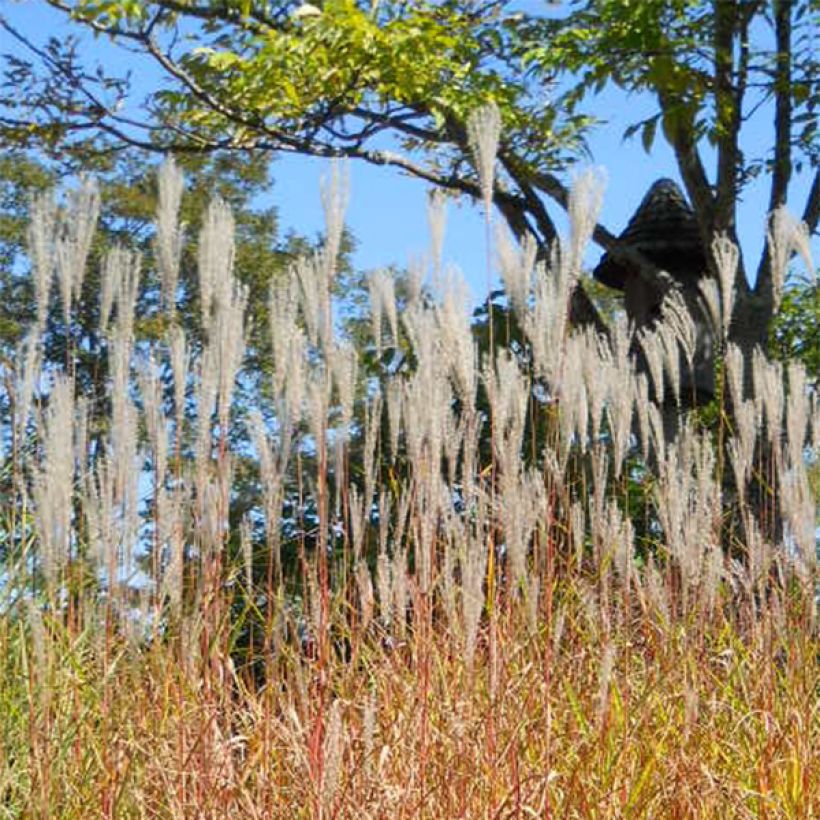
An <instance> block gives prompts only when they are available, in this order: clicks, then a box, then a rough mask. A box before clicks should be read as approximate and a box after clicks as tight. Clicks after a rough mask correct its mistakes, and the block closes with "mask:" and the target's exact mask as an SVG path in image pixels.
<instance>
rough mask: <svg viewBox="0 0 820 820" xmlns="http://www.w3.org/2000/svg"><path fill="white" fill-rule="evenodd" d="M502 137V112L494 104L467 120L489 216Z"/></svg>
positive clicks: (471, 115)
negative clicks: (496, 162) (496, 160)
mask: <svg viewBox="0 0 820 820" xmlns="http://www.w3.org/2000/svg"><path fill="white" fill-rule="evenodd" d="M500 137H501V112H500V111H499V110H498V106H497V105H496V104H495V103H494V102H489V103H487V104H486V105H483V106H482V107H481V108H478V109H476V110H475V111H473V112H472V114H470V116H469V118H468V119H467V142H468V145H469V147H470V151H471V153H472V155H473V163H474V164H475V168H476V170H477V171H478V181H479V186H480V188H481V196H482V199H483V200H484V210H485V213H486V214H487V215H488V217H489V214H490V209H491V207H492V202H493V185H494V176H495V158H496V154H497V153H498V141H499V139H500Z"/></svg>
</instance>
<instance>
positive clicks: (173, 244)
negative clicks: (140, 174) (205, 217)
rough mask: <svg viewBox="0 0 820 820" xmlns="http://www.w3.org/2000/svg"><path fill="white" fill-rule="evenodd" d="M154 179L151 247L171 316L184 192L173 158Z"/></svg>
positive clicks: (179, 247) (178, 259)
mask: <svg viewBox="0 0 820 820" xmlns="http://www.w3.org/2000/svg"><path fill="white" fill-rule="evenodd" d="M157 177H158V179H157V182H158V187H159V202H158V205H157V218H156V222H155V225H156V236H155V239H154V246H155V248H156V256H157V267H158V268H159V274H160V281H161V283H162V301H163V304H164V305H165V307H166V310H167V311H168V312H169V313H170V314H173V312H174V308H175V307H176V293H177V282H178V281H179V263H180V254H181V253H182V242H183V233H182V229H181V228H180V225H179V206H180V204H181V202H182V192H183V191H184V190H185V180H184V178H183V175H182V170H181V169H180V168H178V167H177V164H176V163H175V162H174V159H173V157H169V158H168V159H167V160H166V161H165V162H163V163H162V165H161V166H160V168H159V173H158V175H157Z"/></svg>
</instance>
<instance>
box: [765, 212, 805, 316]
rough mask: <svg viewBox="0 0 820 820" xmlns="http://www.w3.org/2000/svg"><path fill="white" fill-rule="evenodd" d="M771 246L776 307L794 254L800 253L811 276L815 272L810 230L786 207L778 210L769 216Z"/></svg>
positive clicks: (770, 262)
mask: <svg viewBox="0 0 820 820" xmlns="http://www.w3.org/2000/svg"><path fill="white" fill-rule="evenodd" d="M766 236H767V239H768V245H769V265H770V267H771V277H772V286H773V290H774V307H775V310H777V307H778V306H779V304H780V299H781V297H782V294H783V285H784V283H785V281H786V272H787V269H788V266H789V260H790V259H791V257H792V254H793V253H799V254H800V256H801V257H802V259H803V264H804V265H805V266H806V270H807V271H808V272H809V274H812V273H813V272H814V264H813V262H812V258H811V248H810V245H809V230H808V227H807V226H806V224H805V223H804V222H800V221H799V220H798V219H796V218H795V217H794V216H792V214H790V213H789V211H788V210H787V209H786V207H785V206H781V207H779V208H776V209H775V210H774V211H772V213H771V214H770V216H769V227H768V230H767V234H766Z"/></svg>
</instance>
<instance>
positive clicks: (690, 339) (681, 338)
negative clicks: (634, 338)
mask: <svg viewBox="0 0 820 820" xmlns="http://www.w3.org/2000/svg"><path fill="white" fill-rule="evenodd" d="M661 312H662V318H663V324H664V325H665V326H666V327H668V328H669V329H670V330H671V331H672V333H673V334H674V336H675V338H676V339H677V340H678V343H679V344H680V346H681V349H682V350H683V355H684V357H685V359H686V363H687V365H688V367H689V372H690V373H691V372H692V371H693V368H694V361H695V353H696V351H697V328H696V327H695V320H694V319H693V318H692V314H691V313H690V312H689V308H688V307H687V305H686V301H685V300H684V298H683V294H682V293H681V292H680V291H679V290H671V291H669V293H667V295H666V297H665V298H664V300H663V304H662V306H661ZM667 355H668V356H669V357H670V358H671V355H672V354H671V344H670V346H669V348H668V349H667ZM667 362H669V359H667ZM671 370H672V368H671V367H670V371H671Z"/></svg>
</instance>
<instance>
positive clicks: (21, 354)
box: [15, 328, 42, 440]
mask: <svg viewBox="0 0 820 820" xmlns="http://www.w3.org/2000/svg"><path fill="white" fill-rule="evenodd" d="M39 337H40V332H39V331H38V330H37V329H36V328H32V329H31V330H29V332H28V333H27V334H26V335H25V337H24V338H23V340H22V341H21V342H20V343H19V344H18V345H17V355H16V357H15V359H16V361H18V362H22V367H18V368H17V371H16V375H17V379H16V390H15V394H16V402H17V408H16V415H15V422H16V424H17V431H16V432H17V435H18V436H19V437H20V439H21V440H24V439H25V431H26V427H27V425H28V421H29V414H30V411H31V406H32V401H33V399H34V391H35V389H36V388H37V382H38V380H39V378H40V371H41V366H42V349H41V345H40V338H39Z"/></svg>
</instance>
